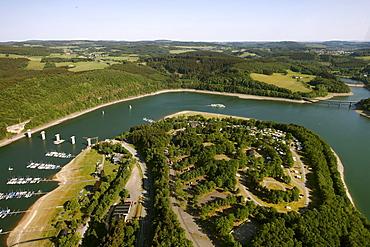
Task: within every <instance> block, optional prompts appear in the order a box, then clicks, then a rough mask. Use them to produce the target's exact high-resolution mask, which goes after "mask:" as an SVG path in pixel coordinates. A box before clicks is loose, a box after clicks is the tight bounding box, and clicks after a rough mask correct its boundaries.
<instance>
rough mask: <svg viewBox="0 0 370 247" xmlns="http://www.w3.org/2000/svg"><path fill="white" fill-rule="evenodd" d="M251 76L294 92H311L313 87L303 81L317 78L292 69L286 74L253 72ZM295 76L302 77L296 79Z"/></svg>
mask: <svg viewBox="0 0 370 247" xmlns="http://www.w3.org/2000/svg"><path fill="white" fill-rule="evenodd" d="M251 77H252V78H253V79H254V80H257V81H262V82H265V83H268V84H273V85H276V86H278V87H283V88H286V89H289V90H292V91H293V92H310V91H311V89H309V88H307V87H305V86H304V84H303V83H302V82H309V81H311V80H312V79H313V78H315V76H314V75H306V74H301V73H296V72H293V71H290V70H288V74H286V75H284V74H282V73H274V74H272V75H264V74H257V73H251ZM293 77H302V78H300V79H295V78H293Z"/></svg>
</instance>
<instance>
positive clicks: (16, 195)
mask: <svg viewBox="0 0 370 247" xmlns="http://www.w3.org/2000/svg"><path fill="white" fill-rule="evenodd" d="M41 194H42V191H41V190H39V191H37V192H35V191H28V190H24V191H16V192H14V191H12V192H9V193H2V192H0V200H8V199H20V198H30V197H31V196H36V195H37V196H38V195H41ZM0 214H1V213H0Z"/></svg>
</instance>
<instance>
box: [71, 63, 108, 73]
mask: <svg viewBox="0 0 370 247" xmlns="http://www.w3.org/2000/svg"><path fill="white" fill-rule="evenodd" d="M73 64H74V65H75V66H76V67H74V68H71V69H69V70H70V71H73V72H80V71H88V70H95V69H104V68H105V67H108V66H109V65H108V64H104V63H97V62H78V63H73Z"/></svg>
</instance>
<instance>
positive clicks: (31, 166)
mask: <svg viewBox="0 0 370 247" xmlns="http://www.w3.org/2000/svg"><path fill="white" fill-rule="evenodd" d="M26 168H29V169H39V170H56V169H59V168H60V165H54V164H50V163H38V162H31V163H30V164H29V165H27V166H26Z"/></svg>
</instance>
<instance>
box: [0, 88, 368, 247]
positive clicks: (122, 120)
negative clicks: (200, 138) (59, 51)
mask: <svg viewBox="0 0 370 247" xmlns="http://www.w3.org/2000/svg"><path fill="white" fill-rule="evenodd" d="M352 92H353V93H354V95H353V96H349V97H340V98H336V99H343V100H360V99H362V98H369V97H370V92H369V91H368V90H366V89H364V88H352ZM212 103H222V104H224V105H225V106H226V108H223V109H220V108H212V107H210V106H209V105H210V104H212ZM129 105H132V109H130V108H129ZM184 110H192V111H203V112H213V113H220V114H227V115H232V116H241V117H249V118H255V119H260V120H269V121H275V122H282V123H296V124H299V125H303V126H305V127H307V128H308V129H310V130H312V131H314V132H316V133H317V134H318V135H320V136H321V137H323V138H324V139H325V140H326V141H327V142H328V143H329V144H330V145H331V146H332V147H333V149H334V150H335V151H336V152H337V153H338V155H339V156H340V158H341V160H342V162H343V164H344V166H345V180H346V184H347V186H348V188H349V190H350V193H351V195H352V197H353V199H354V202H355V204H356V207H357V208H358V210H360V211H361V212H362V213H363V214H364V215H365V216H366V217H367V219H370V197H369V196H368V195H369V194H370V179H369V176H370V119H368V118H365V117H363V116H360V115H359V114H358V113H356V112H355V111H354V107H352V108H349V107H348V105H342V106H340V107H339V106H338V105H333V104H332V105H330V106H328V105H325V104H318V103H315V104H299V103H290V102H278V101H268V100H246V99H239V98H237V97H231V96H220V95H211V94H200V93H188V92H177V93H167V94H159V95H155V96H150V97H145V98H141V99H136V100H132V101H128V102H123V103H119V104H115V105H111V106H108V107H105V108H101V109H99V110H96V111H93V112H90V113H87V114H85V115H83V116H80V117H78V118H75V119H72V120H69V121H67V122H64V123H61V124H59V125H56V126H53V127H50V128H48V129H46V130H45V132H46V140H44V141H42V140H41V136H40V134H39V133H35V134H33V136H32V138H30V139H28V138H23V139H21V140H19V141H16V142H14V143H11V144H9V145H7V146H4V147H1V148H0V171H1V174H2V175H1V176H0V192H9V191H17V190H35V191H37V190H42V191H45V192H47V191H51V190H52V189H53V188H55V187H56V186H57V184H56V183H51V182H44V183H39V184H32V185H30V184H29V185H7V184H6V182H7V180H8V179H9V178H11V177H17V176H30V177H35V176H41V177H48V176H52V175H53V174H54V173H55V172H56V171H55V170H37V169H35V170H30V169H27V168H26V165H27V163H28V162H30V160H33V161H46V162H51V163H54V164H60V165H65V164H67V163H68V162H69V160H70V159H61V158H53V157H45V153H46V152H47V151H50V150H58V151H63V152H66V153H72V154H74V155H76V154H78V153H79V152H80V151H81V149H84V148H86V146H87V142H86V140H85V139H84V138H83V137H96V136H98V137H99V140H104V139H106V138H114V137H115V136H117V135H120V134H121V133H122V132H123V131H128V130H129V129H130V127H131V126H134V125H139V124H144V123H146V122H145V121H143V118H144V117H146V118H149V119H154V120H158V119H160V118H162V117H164V116H166V115H169V114H173V113H175V112H178V111H184ZM102 111H104V114H103V113H102ZM57 133H59V134H60V136H61V138H62V139H65V140H66V141H65V142H64V143H62V144H60V145H58V146H56V145H54V144H53V141H54V140H55V134H57ZM72 135H74V136H76V144H75V145H72V144H71V142H70V137H71V136H72ZM9 166H11V167H13V168H14V170H13V171H8V167H9ZM37 198H38V197H31V198H29V199H11V200H1V201H0V207H1V208H3V209H4V208H9V209H11V210H12V211H14V210H20V211H23V210H27V208H29V207H30V206H31V205H32V203H33V202H34V201H35V200H36V199H37ZM22 215H23V214H18V215H13V216H8V217H6V218H4V219H0V228H2V229H3V230H4V232H5V231H9V230H11V229H13V228H14V227H15V225H16V224H17V223H18V222H19V220H20V219H21V217H22ZM4 239H5V236H4V235H3V236H1V237H0V241H1V242H2V243H4Z"/></svg>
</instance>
